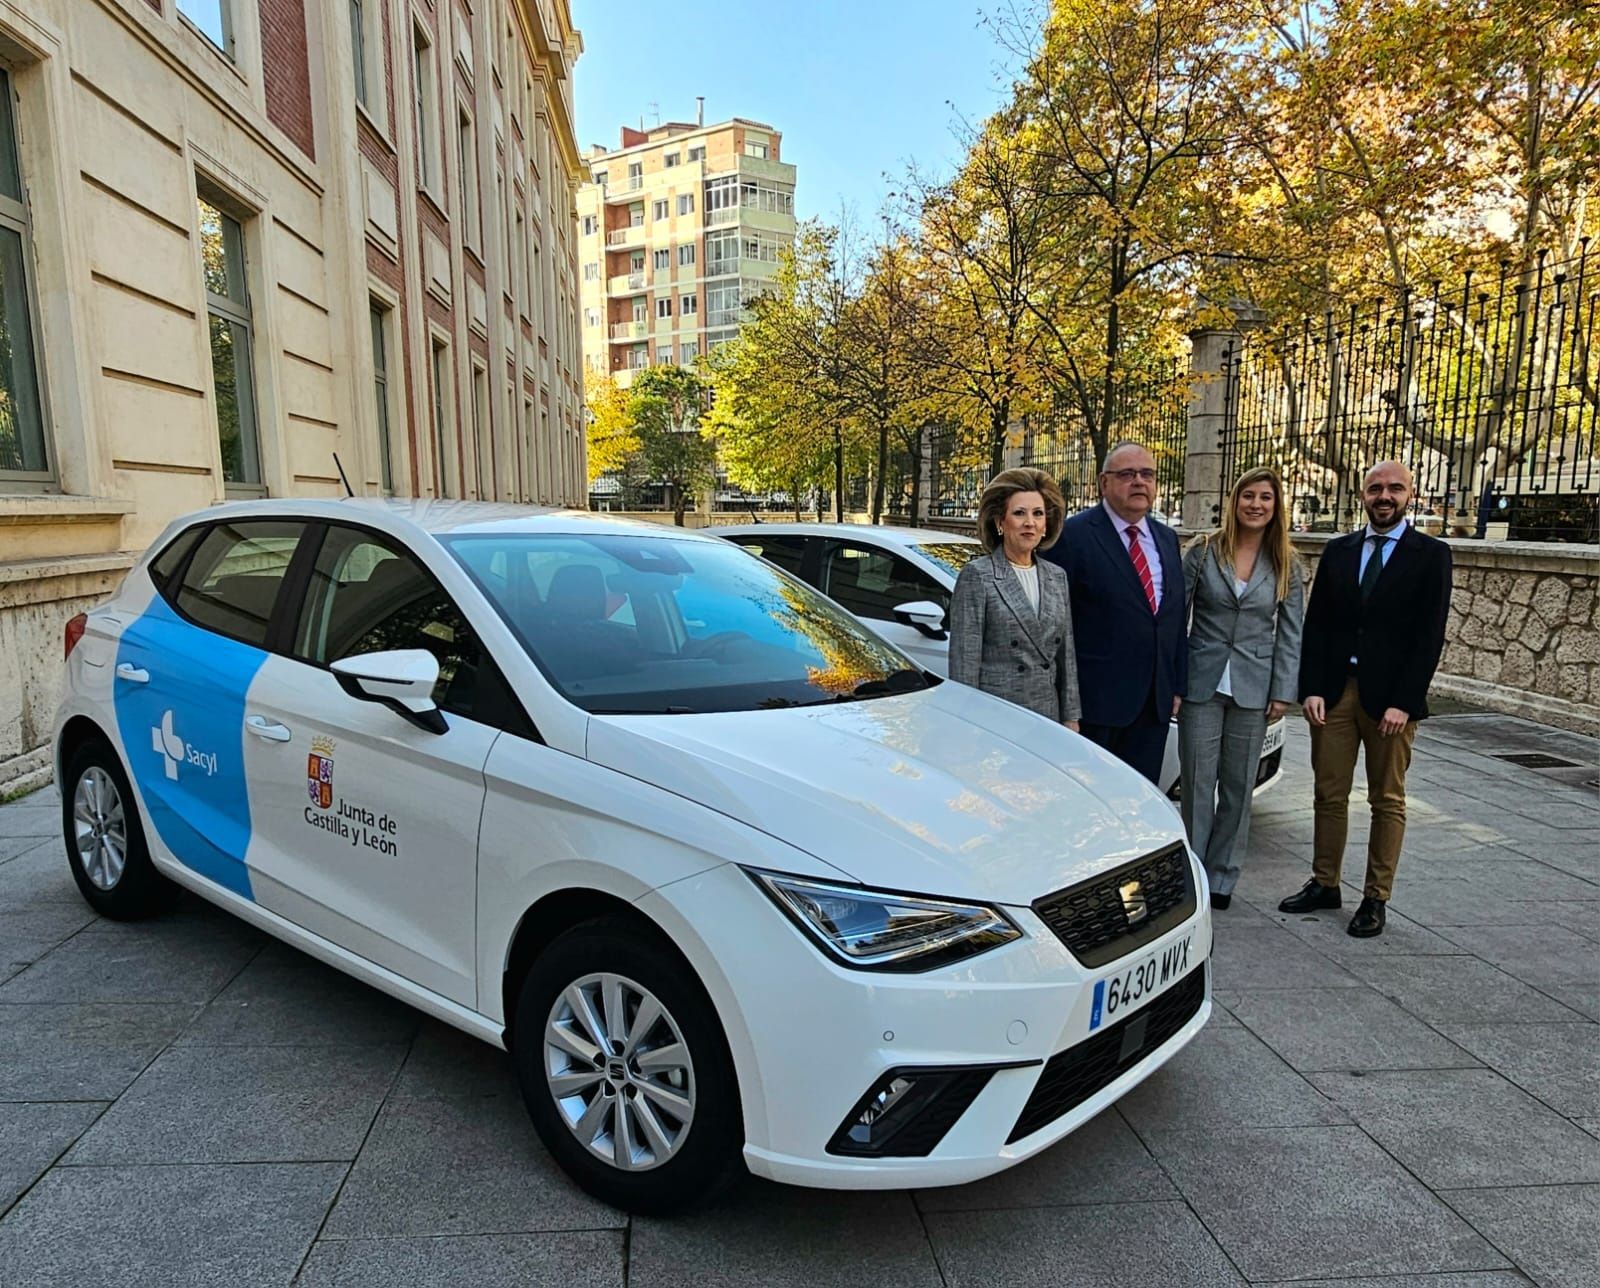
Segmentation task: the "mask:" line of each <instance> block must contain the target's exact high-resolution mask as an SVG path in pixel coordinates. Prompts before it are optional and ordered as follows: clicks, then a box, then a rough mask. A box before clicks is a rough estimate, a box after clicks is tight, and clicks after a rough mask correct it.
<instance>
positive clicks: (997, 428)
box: [989, 399, 1011, 478]
mask: <svg viewBox="0 0 1600 1288" xmlns="http://www.w3.org/2000/svg"><path fill="white" fill-rule="evenodd" d="M1010 406H1011V401H1010V399H1007V400H1006V401H1005V402H1003V403H1001V404H999V405H998V406H995V407H992V408H991V409H990V411H989V476H990V477H991V478H993V477H994V476H995V475H996V474H998V473H1000V471H1001V470H1003V469H1005V467H1006V434H1007V433H1008V432H1009V431H1010V428H1011V424H1010V420H1011V418H1010V417H1009V416H1008V415H1007V414H1006V413H1007V410H1008V409H1009V408H1010Z"/></svg>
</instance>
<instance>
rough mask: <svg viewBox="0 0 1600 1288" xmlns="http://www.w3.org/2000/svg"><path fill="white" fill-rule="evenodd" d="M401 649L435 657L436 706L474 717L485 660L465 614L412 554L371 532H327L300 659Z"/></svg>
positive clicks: (299, 637)
mask: <svg viewBox="0 0 1600 1288" xmlns="http://www.w3.org/2000/svg"><path fill="white" fill-rule="evenodd" d="M402 648H422V649H427V650H428V652H430V653H432V654H433V656H434V657H435V658H436V659H438V662H439V682H438V683H437V684H436V685H434V689H433V701H434V704H435V705H436V706H438V707H439V708H440V709H441V710H444V711H450V712H454V713H455V714H456V715H460V716H466V717H469V718H471V717H472V716H473V706H474V700H475V698H476V697H477V694H478V689H479V683H478V682H479V672H480V670H481V666H482V662H483V658H482V650H481V648H480V646H479V644H478V640H477V637H476V636H475V635H474V634H473V632H472V628H471V627H470V626H468V624H467V620H466V618H465V617H464V616H462V613H461V610H460V609H459V608H457V607H456V605H455V603H454V601H452V600H451V598H450V596H449V595H448V594H446V593H445V591H444V589H443V588H442V587H441V586H440V585H439V583H438V582H436V581H435V580H434V579H433V577H432V576H431V575H429V573H428V572H427V571H426V570H425V569H424V568H423V567H422V565H421V564H420V563H418V562H417V561H416V560H415V559H414V558H413V557H412V556H411V555H409V554H406V553H405V552H403V551H401V550H398V549H396V548H395V547H394V546H392V545H390V544H389V543H388V542H387V541H385V540H383V539H382V538H379V537H377V536H375V535H373V534H372V533H369V532H363V531H361V530H360V529H357V528H346V527H342V526H337V525H336V526H333V527H330V528H329V529H328V533H327V536H326V537H325V538H324V539H323V542H322V548H321V549H320V550H319V551H318V552H317V560H316V564H315V566H314V567H313V569H312V572H311V582H310V585H309V586H308V587H307V588H306V598H305V604H304V606H303V607H302V608H301V610H300V621H299V623H298V625H297V628H296V631H295V643H294V654H295V656H296V657H299V658H303V659H304V660H306V661H308V662H320V663H323V664H327V663H329V662H337V661H338V660H339V659H340V658H345V657H358V656H360V655H361V654H363V653H382V652H386V651H388V650H390V649H402Z"/></svg>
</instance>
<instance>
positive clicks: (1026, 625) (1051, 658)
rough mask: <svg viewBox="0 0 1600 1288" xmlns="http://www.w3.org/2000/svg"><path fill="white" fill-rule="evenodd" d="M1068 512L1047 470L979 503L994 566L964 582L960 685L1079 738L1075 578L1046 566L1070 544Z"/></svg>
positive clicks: (974, 569)
mask: <svg viewBox="0 0 1600 1288" xmlns="http://www.w3.org/2000/svg"><path fill="white" fill-rule="evenodd" d="M1065 517H1066V503H1065V502H1064V501H1063V500H1062V499H1061V489H1060V488H1059V487H1057V486H1056V482H1055V480H1054V479H1053V478H1051V477H1050V476H1049V475H1048V474H1046V473H1045V472H1044V471H1043V470H1034V469H1018V470H1006V471H1004V472H1003V473H1000V474H996V475H995V476H994V478H993V479H991V480H990V482H989V486H988V487H986V488H985V489H984V490H983V497H982V498H981V499H980V500H979V502H978V537H979V538H980V539H981V540H982V542H983V546H984V549H985V550H987V551H988V552H989V557H988V558H987V559H974V560H973V561H972V562H971V563H969V564H968V565H967V566H966V567H965V568H963V569H962V570H961V575H960V576H959V577H957V578H956V589H955V594H954V596H953V597H952V599H951V602H950V678H951V679H952V680H959V681H960V682H961V683H962V684H970V685H972V687H973V688H975V689H982V690H984V692H986V693H992V694H994V695H995V696H996V697H999V698H1005V699H1006V700H1007V701H1010V702H1015V703H1017V704H1018V705H1019V706H1024V707H1027V708H1028V709H1029V710H1030V711H1037V712H1038V713H1039V714H1040V715H1042V716H1047V717H1048V718H1049V719H1051V720H1056V721H1059V722H1060V723H1062V724H1064V725H1066V726H1067V727H1068V728H1069V729H1076V728H1077V727H1078V721H1079V719H1080V718H1081V717H1082V715H1083V705H1082V704H1081V703H1080V702H1079V700H1078V667H1077V662H1076V660H1075V655H1074V653H1073V649H1072V604H1071V601H1070V600H1069V599H1068V597H1067V574H1066V573H1064V572H1063V571H1062V570H1061V569H1060V568H1059V567H1057V566H1056V565H1055V564H1053V563H1051V562H1050V561H1049V560H1047V559H1039V558H1036V555H1037V553H1038V552H1039V551H1040V550H1045V549H1048V548H1049V547H1050V545H1051V544H1052V543H1053V542H1054V541H1055V539H1056V538H1057V537H1059V536H1060V535H1061V524H1062V521H1063V519H1064V518H1065Z"/></svg>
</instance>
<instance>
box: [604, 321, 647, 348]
mask: <svg viewBox="0 0 1600 1288" xmlns="http://www.w3.org/2000/svg"><path fill="white" fill-rule="evenodd" d="M649 334H650V322H649V319H648V318H641V319H640V320H639V321H637V322H613V323H612V324H611V342H612V343H613V344H621V343H624V342H626V341H629V340H632V341H639V340H643V339H645V338H647V337H648V336H649Z"/></svg>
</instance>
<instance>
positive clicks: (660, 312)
mask: <svg viewBox="0 0 1600 1288" xmlns="http://www.w3.org/2000/svg"><path fill="white" fill-rule="evenodd" d="M656 316H657V317H658V318H670V317H671V316H672V297H671V296H670V295H668V296H665V297H663V298H662V299H659V300H657V301H656Z"/></svg>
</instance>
